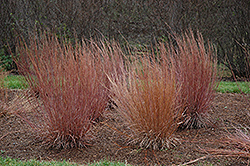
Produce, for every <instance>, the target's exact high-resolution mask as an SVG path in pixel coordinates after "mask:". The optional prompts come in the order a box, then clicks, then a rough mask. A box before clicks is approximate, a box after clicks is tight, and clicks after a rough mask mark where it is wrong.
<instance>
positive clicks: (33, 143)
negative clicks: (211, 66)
mask: <svg viewBox="0 0 250 166" xmlns="http://www.w3.org/2000/svg"><path fill="white" fill-rule="evenodd" d="M247 98H248V100H247ZM249 101H250V100H249V96H247V95H241V94H229V93H225V94H222V93H217V95H216V98H215V100H214V102H213V106H212V108H211V110H210V111H209V114H210V120H211V124H209V125H208V127H206V128H201V129H190V130H183V131H177V132H176V133H175V135H176V137H178V138H179V140H180V144H178V145H177V146H175V147H172V148H169V149H165V150H162V151H156V150H155V151H153V150H141V149H138V148H136V147H133V146H126V144H124V142H125V138H124V136H123V135H120V134H119V133H117V132H114V130H112V129H111V128H110V127H108V126H107V125H105V123H106V121H108V119H105V118H103V119H102V120H101V121H102V122H103V123H99V124H97V125H96V126H95V127H96V130H97V131H98V132H97V134H96V138H95V139H94V140H93V142H92V145H90V146H88V147H87V148H81V149H79V148H78V149H77V148H73V149H55V148H50V149H48V148H47V147H45V146H43V145H42V142H41V140H39V139H37V138H36V133H35V132H34V131H33V130H31V128H30V127H29V125H28V124H27V123H25V122H24V121H22V120H21V119H20V118H19V117H17V116H15V115H13V114H5V115H2V116H0V150H1V151H0V155H1V156H9V157H11V158H18V159H21V160H27V159H37V160H46V161H52V160H58V161H61V160H66V161H70V162H76V163H79V164H86V163H89V162H94V161H99V160H111V161H121V162H124V163H128V164H132V165H179V164H184V163H186V164H188V163H190V165H210V164H213V165H238V166H240V165H247V164H249V163H250V159H249V158H241V157H237V156H236V157H232V156H224V155H212V154H209V153H208V152H207V149H208V148H214V149H223V148H227V149H230V148H231V149H234V147H233V146H232V147H224V146H223V145H222V144H220V142H219V140H220V139H221V138H222V136H225V135H226V134H228V132H233V130H234V128H233V126H236V127H237V126H239V125H243V126H244V125H246V126H250V119H249V113H250V102H249ZM116 123H117V122H116ZM109 124H111V125H112V121H109Z"/></svg>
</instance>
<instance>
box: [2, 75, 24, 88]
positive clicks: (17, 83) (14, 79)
mask: <svg viewBox="0 0 250 166" xmlns="http://www.w3.org/2000/svg"><path fill="white" fill-rule="evenodd" d="M4 86H5V87H7V88H8V89H26V88H27V87H28V83H27V82H26V80H25V78H24V77H23V76H20V75H9V76H7V77H6V78H5V79H4Z"/></svg>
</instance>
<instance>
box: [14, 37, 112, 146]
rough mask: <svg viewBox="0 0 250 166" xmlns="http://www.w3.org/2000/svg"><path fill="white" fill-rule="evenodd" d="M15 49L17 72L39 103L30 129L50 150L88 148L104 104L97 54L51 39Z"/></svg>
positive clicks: (89, 47) (105, 83)
mask: <svg viewBox="0 0 250 166" xmlns="http://www.w3.org/2000/svg"><path fill="white" fill-rule="evenodd" d="M19 48H20V49H19V53H20V57H19V61H18V67H19V70H20V71H21V73H23V74H24V76H25V78H26V79H27V81H28V83H29V84H30V86H31V88H32V89H33V91H34V92H36V93H38V94H39V100H40V101H41V102H42V104H41V105H40V110H37V112H36V113H37V115H38V114H39V119H38V122H39V123H38V124H34V126H33V127H35V128H36V129H37V131H39V133H40V134H41V135H42V137H43V138H44V140H45V142H46V143H48V144H49V145H50V146H55V147H59V148H61V147H62V148H68V147H81V146H85V145H87V144H88V140H89V138H91V131H92V126H93V123H94V122H95V121H96V120H97V119H98V118H99V117H100V116H101V114H102V113H103V111H104V110H105V107H106V105H107V102H108V90H107V88H106V87H108V80H107V78H106V73H105V72H103V60H102V58H101V56H100V49H99V48H97V47H96V45H95V44H93V43H90V44H86V43H84V42H82V44H80V43H76V44H75V46H74V47H73V45H72V44H70V43H67V41H65V40H63V41H61V42H59V41H58V40H57V38H56V37H55V36H53V35H51V36H47V35H41V36H40V39H39V40H38V39H36V38H35V37H34V39H31V40H30V44H29V45H27V44H26V43H24V44H21V45H20V47H19Z"/></svg>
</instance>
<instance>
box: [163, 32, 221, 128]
mask: <svg viewBox="0 0 250 166" xmlns="http://www.w3.org/2000/svg"><path fill="white" fill-rule="evenodd" d="M174 40H175V42H176V45H175V46H174V45H170V46H169V48H168V50H169V54H171V55H172V58H173V59H174V60H173V61H175V62H174V64H175V66H176V69H177V76H176V78H177V81H178V82H180V83H181V85H182V88H181V94H180V98H179V101H180V102H181V103H182V105H185V107H184V111H185V112H184V114H183V119H182V122H183V123H182V125H181V127H182V128H199V127H202V126H205V125H206V122H208V117H207V111H208V110H209V108H210V106H211V102H212V100H213V98H214V95H215V89H216V54H215V52H214V49H213V47H212V45H211V44H210V43H208V44H207V47H206V46H205V44H204V40H203V38H202V35H201V34H200V33H199V32H197V38H195V35H194V33H193V32H192V31H191V30H190V32H188V33H185V34H184V35H183V36H182V37H174Z"/></svg>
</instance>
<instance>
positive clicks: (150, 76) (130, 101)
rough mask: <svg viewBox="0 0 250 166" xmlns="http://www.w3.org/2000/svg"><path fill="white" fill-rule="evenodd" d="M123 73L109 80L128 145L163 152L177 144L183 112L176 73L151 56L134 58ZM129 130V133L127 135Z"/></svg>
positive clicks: (164, 61)
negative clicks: (178, 95) (178, 104)
mask: <svg viewBox="0 0 250 166" xmlns="http://www.w3.org/2000/svg"><path fill="white" fill-rule="evenodd" d="M126 67H127V70H126V71H125V70H124V68H123V70H121V71H123V72H122V74H119V75H118V74H117V75H113V78H110V81H111V88H110V91H111V92H112V93H113V94H115V95H113V96H111V97H112V99H113V101H114V102H115V103H116V104H117V111H118V114H119V115H120V116H121V117H122V121H123V123H124V124H125V125H126V126H127V127H128V128H129V130H124V133H125V135H126V136H127V137H128V138H129V141H128V144H135V145H137V146H139V147H140V148H144V149H147V148H153V149H165V148H168V147H169V146H170V145H172V144H175V143H176V140H177V139H176V138H175V137H174V135H173V133H174V131H175V130H176V129H177V128H178V122H179V119H180V117H181V116H182V112H181V110H182V109H179V108H180V107H178V106H177V102H176V101H177V100H176V99H177V94H178V92H179V90H177V89H176V87H177V86H176V82H175V71H174V68H171V67H170V66H169V64H168V63H167V60H163V61H162V62H161V65H160V63H159V59H158V58H156V57H155V56H154V58H150V57H149V56H144V57H137V58H134V59H133V60H132V62H131V63H130V64H129V65H128V66H126ZM178 87H179V86H178ZM129 131H130V132H131V133H129Z"/></svg>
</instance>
